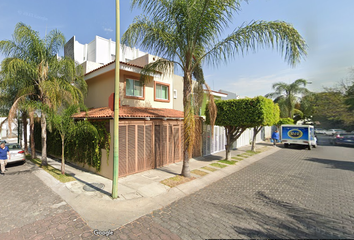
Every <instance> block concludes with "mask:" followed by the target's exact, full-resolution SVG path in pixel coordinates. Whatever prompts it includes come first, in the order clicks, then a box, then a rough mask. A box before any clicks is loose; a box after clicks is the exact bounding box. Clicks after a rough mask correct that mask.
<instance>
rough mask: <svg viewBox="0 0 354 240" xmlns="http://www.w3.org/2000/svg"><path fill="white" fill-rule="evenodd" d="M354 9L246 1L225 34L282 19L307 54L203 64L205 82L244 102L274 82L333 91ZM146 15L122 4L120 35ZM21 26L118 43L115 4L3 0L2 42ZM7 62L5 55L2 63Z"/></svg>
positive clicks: (326, 1) (326, 2)
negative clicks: (291, 61)
mask: <svg viewBox="0 0 354 240" xmlns="http://www.w3.org/2000/svg"><path fill="white" fill-rule="evenodd" d="M353 9H354V1H353V0H337V1H333V0H331V1H330V0H249V1H248V2H242V3H241V11H240V12H238V13H236V14H235V16H234V19H233V20H232V23H231V24H230V26H229V28H227V29H226V30H225V35H227V34H229V33H231V32H232V31H233V30H234V29H236V28H238V27H239V26H241V25H242V24H244V23H246V24H247V23H250V22H251V21H255V20H265V21H274V20H281V21H285V22H287V23H290V24H292V25H293V26H294V28H295V29H296V30H297V31H298V32H299V33H300V34H301V35H302V37H303V38H304V39H305V41H306V43H307V45H308V49H307V52H308V55H307V56H306V58H305V59H303V60H302V61H301V62H300V63H299V64H297V65H296V66H295V67H292V66H289V65H288V64H287V62H286V61H284V58H283V56H282V55H281V53H279V52H277V51H276V50H272V49H259V50H257V51H254V52H253V51H251V52H248V53H246V54H245V55H243V56H242V55H236V57H235V58H234V59H231V60H230V61H228V62H227V63H222V64H220V65H219V66H217V67H214V66H208V65H204V66H203V69H204V74H205V79H206V82H207V83H208V84H209V86H210V87H211V88H212V89H213V90H220V89H223V90H227V91H230V92H233V93H236V94H237V95H240V96H242V97H243V96H247V97H254V96H258V95H265V94H267V93H270V92H272V91H273V90H272V85H273V84H274V83H276V82H285V83H292V82H294V81H295V80H296V79H299V78H302V79H305V80H307V81H309V82H312V83H311V84H309V85H308V86H307V87H308V89H309V90H311V91H315V92H319V91H322V90H323V87H333V86H335V85H336V84H338V83H339V82H340V81H342V80H345V79H347V78H348V77H349V72H350V68H351V67H354V14H353V13H352V12H353ZM141 13H142V12H141V10H140V9H131V4H130V0H120V16H121V22H120V25H121V35H122V34H123V33H124V31H125V30H126V29H127V28H128V26H129V24H131V23H132V22H133V20H134V18H135V17H136V16H139V15H140V14H141ZM18 22H23V23H25V24H27V25H30V26H31V27H32V29H34V30H35V31H38V32H39V33H40V36H41V37H44V36H45V34H46V33H47V32H49V31H51V30H53V29H57V30H59V31H61V32H62V33H63V34H64V35H65V37H66V39H67V40H69V39H70V38H71V37H72V36H74V35H75V36H76V40H77V41H79V42H80V43H82V44H85V43H89V42H91V41H92V40H93V39H94V38H95V36H96V35H97V36H100V37H104V38H107V39H109V38H111V39H112V40H115V1H114V0H74V1H73V0H71V1H69V0H61V1H47V0H46V1H45V0H32V1H28V0H11V1H10V0H1V1H0V40H10V39H12V34H13V31H14V29H15V25H16V24H17V23H18ZM135 47H137V48H139V49H141V50H142V51H145V50H144V49H143V48H141V47H140V46H135ZM60 55H63V51H62V52H61V53H60ZM4 58H5V56H3V55H1V54H0V61H2V60H3V59H4ZM177 73H178V74H179V75H182V73H181V72H177Z"/></svg>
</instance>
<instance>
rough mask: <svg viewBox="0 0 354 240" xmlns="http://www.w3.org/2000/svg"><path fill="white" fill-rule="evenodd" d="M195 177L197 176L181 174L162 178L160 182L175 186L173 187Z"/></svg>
mask: <svg viewBox="0 0 354 240" xmlns="http://www.w3.org/2000/svg"><path fill="white" fill-rule="evenodd" d="M193 179H195V177H190V178H186V177H183V176H181V175H177V176H174V177H170V178H167V179H165V180H162V181H161V182H160V183H162V184H164V185H166V186H169V187H171V188H173V187H176V186H177V185H180V184H182V183H186V182H189V181H192V180H193Z"/></svg>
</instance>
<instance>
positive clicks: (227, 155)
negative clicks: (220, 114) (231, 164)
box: [225, 127, 232, 160]
mask: <svg viewBox="0 0 354 240" xmlns="http://www.w3.org/2000/svg"><path fill="white" fill-rule="evenodd" d="M229 132H230V131H228V130H227V128H226V127H225V135H226V145H225V151H226V156H225V159H226V160H229V159H231V149H230V148H231V146H232V145H230V133H229Z"/></svg>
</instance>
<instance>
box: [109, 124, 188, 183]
mask: <svg viewBox="0 0 354 240" xmlns="http://www.w3.org/2000/svg"><path fill="white" fill-rule="evenodd" d="M119 124H120V126H119V176H120V177H122V176H127V175H130V174H133V173H136V172H141V171H146V170H149V169H153V168H158V167H162V166H164V165H167V164H170V163H175V162H178V161H181V160H182V159H183V158H182V156H183V149H182V147H181V146H183V144H182V143H183V140H182V139H183V138H182V130H183V129H182V128H183V122H182V121H172V120H171V121H168V120H167V121H161V120H152V121H134V120H131V121H120V122H119ZM112 132H113V131H112Z"/></svg>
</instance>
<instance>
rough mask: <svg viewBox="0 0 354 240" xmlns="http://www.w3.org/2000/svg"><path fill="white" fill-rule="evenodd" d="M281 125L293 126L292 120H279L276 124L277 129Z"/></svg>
mask: <svg viewBox="0 0 354 240" xmlns="http://www.w3.org/2000/svg"><path fill="white" fill-rule="evenodd" d="M283 124H288V125H291V124H295V123H294V119H292V118H280V119H279V121H278V123H277V127H278V128H279V127H280V126H281V125H283Z"/></svg>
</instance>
